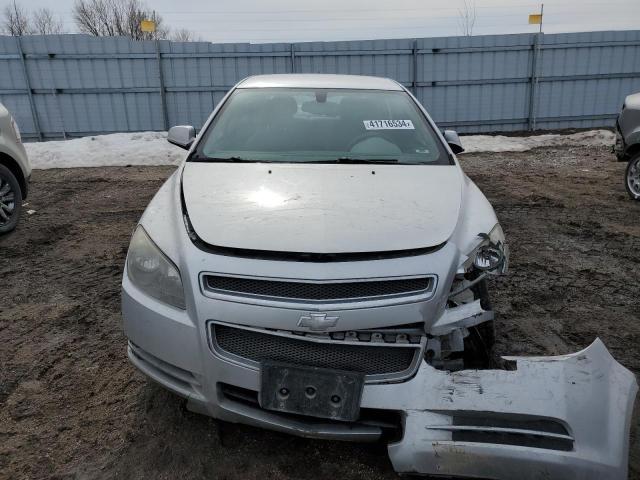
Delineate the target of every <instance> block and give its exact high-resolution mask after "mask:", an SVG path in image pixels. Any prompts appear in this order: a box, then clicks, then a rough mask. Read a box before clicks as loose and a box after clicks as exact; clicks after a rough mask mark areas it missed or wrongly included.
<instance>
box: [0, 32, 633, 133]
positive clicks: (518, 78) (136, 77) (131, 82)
mask: <svg viewBox="0 0 640 480" xmlns="http://www.w3.org/2000/svg"><path fill="white" fill-rule="evenodd" d="M288 72H300V73H349V74H362V75H378V76H386V77H391V78H394V79H396V80H397V81H399V82H400V83H402V84H403V85H405V86H407V87H408V88H410V89H411V90H412V91H413V92H414V93H415V95H416V96H417V97H418V99H419V100H420V101H421V102H422V103H423V104H424V105H425V106H426V107H427V109H428V110H429V112H430V113H431V115H432V116H433V117H434V119H435V120H436V121H437V122H438V124H439V125H440V126H442V127H451V128H456V129H457V130H459V131H461V132H489V131H517V130H527V129H556V128H568V127H595V126H610V125H612V124H613V122H614V118H615V116H616V113H617V112H618V109H619V108H620V106H621V104H622V99H623V98H624V96H625V95H628V94H629V93H631V92H634V91H640V31H622V32H586V33H567V34H552V35H548V34H547V35H540V36H538V35H536V34H517V35H487V36H474V37H443V38H422V39H403V40H367V41H345V42H310V43H293V44H289V43H286V44H285V43H276V44H211V43H207V42H191V43H177V42H169V41H160V42H153V41H144V42H135V41H131V40H128V39H126V38H121V37H111V38H96V37H90V36H85V35H53V36H29V37H0V102H2V103H3V104H4V105H5V106H6V107H7V108H8V109H9V110H10V111H11V112H12V113H13V114H14V116H15V117H16V119H17V121H18V122H19V124H20V126H21V128H22V131H23V133H24V135H25V137H28V138H41V139H47V138H66V137H70V136H84V135H91V134H100V133H109V132H121V131H139V130H165V129H166V128H167V127H168V126H170V125H175V124H191V125H194V126H196V127H197V128H198V127H200V126H201V125H202V124H203V122H204V121H205V119H206V118H207V116H208V115H209V113H210V112H211V110H212V109H213V107H214V105H215V104H216V102H218V101H220V99H221V98H222V96H223V95H224V93H225V92H226V91H227V90H228V89H229V88H230V87H231V86H232V85H234V84H235V83H236V82H237V81H239V80H240V79H242V78H243V77H246V76H248V75H255V74H261V73H288Z"/></svg>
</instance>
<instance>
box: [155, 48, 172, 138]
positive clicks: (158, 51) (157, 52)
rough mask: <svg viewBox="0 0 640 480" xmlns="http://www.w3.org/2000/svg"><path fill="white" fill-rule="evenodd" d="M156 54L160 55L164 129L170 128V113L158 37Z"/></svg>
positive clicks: (159, 65)
mask: <svg viewBox="0 0 640 480" xmlns="http://www.w3.org/2000/svg"><path fill="white" fill-rule="evenodd" d="M156 56H157V57H158V77H159V79H160V102H161V106H162V118H163V120H164V129H165V130H169V114H168V112H167V96H166V92H165V89H164V76H163V74H162V54H161V53H160V40H157V39H156Z"/></svg>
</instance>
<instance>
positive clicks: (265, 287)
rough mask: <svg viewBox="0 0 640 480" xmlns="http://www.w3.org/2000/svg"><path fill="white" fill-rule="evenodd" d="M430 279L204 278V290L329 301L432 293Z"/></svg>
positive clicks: (212, 276)
mask: <svg viewBox="0 0 640 480" xmlns="http://www.w3.org/2000/svg"><path fill="white" fill-rule="evenodd" d="M432 282H433V279H432V278H431V277H418V278H402V279H391V280H386V279H384V280H367V281H356V282H353V281H349V282H313V283H311V282H304V281H287V280H271V279H261V278H243V277H229V276H223V275H205V278H204V283H205V288H207V289H208V290H211V291H217V292H222V293H227V294H234V295H255V296H260V297H275V298H287V299H292V300H309V301H332V300H351V299H359V298H375V297H384V296H389V295H410V294H419V293H421V292H427V291H429V290H431V288H432V286H433V284H432Z"/></svg>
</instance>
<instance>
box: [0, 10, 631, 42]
mask: <svg viewBox="0 0 640 480" xmlns="http://www.w3.org/2000/svg"><path fill="white" fill-rule="evenodd" d="M9 1H10V0H0V6H4V5H5V4H7V3H8V2H9ZM18 3H19V4H20V5H22V6H24V7H25V8H26V9H35V8H38V7H43V6H47V7H49V8H51V9H52V10H53V11H54V13H55V14H56V15H57V16H59V17H60V18H61V19H62V20H63V21H64V24H65V28H66V29H67V30H68V31H70V32H73V31H75V25H74V23H73V19H72V16H71V11H72V7H73V3H74V0H56V1H55V2H52V1H51V0H48V1H47V0H18ZM146 4H147V5H148V6H149V7H150V8H152V9H155V10H156V11H157V12H158V13H160V14H161V15H162V17H163V18H164V20H165V21H166V22H167V24H168V25H169V26H170V27H172V28H176V29H178V28H187V29H189V30H192V31H193V32H194V33H195V34H196V35H197V36H199V37H201V38H203V39H204V40H210V41H213V42H252V43H260V42H292V41H311V40H352V39H372V38H413V37H434V36H447V35H459V34H460V33H461V30H460V27H459V14H458V12H459V10H460V9H461V8H462V5H463V0H316V1H314V2H303V1H300V0H233V1H229V0H227V1H219V0H218V1H216V0H182V1H180V2H176V1H175V0H146ZM475 5H476V12H477V20H476V24H475V28H474V30H473V33H474V35H482V34H498V33H519V32H534V31H537V29H538V26H537V25H528V23H527V19H528V15H529V14H530V13H536V12H537V11H539V10H540V4H539V3H535V2H532V1H530V0H476V2H475ZM544 14H545V15H544V26H543V30H544V32H546V33H557V32H577V31H590V30H632V29H637V28H640V0H546V1H545V2H544Z"/></svg>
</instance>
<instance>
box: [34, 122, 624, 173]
mask: <svg viewBox="0 0 640 480" xmlns="http://www.w3.org/2000/svg"><path fill="white" fill-rule="evenodd" d="M614 140H615V136H614V134H613V133H612V132H610V131H608V130H590V131H587V132H580V133H574V134H571V135H555V134H554V135H534V136H531V137H505V136H503V135H469V136H464V137H462V145H463V146H464V148H465V150H466V151H467V152H470V153H472V152H525V151H527V150H531V149H532V148H538V147H557V146H585V145H586V146H610V145H613V143H614ZM25 147H26V148H27V153H28V154H29V159H30V160H31V165H32V166H33V168H43V169H44V168H70V167H107V166H124V165H177V164H178V163H180V161H181V160H182V159H183V158H184V156H185V151H184V150H182V149H180V148H178V147H176V146H174V145H171V144H169V143H168V142H167V134H166V133H163V132H139V133H113V134H110V135H98V136H93V137H83V138H76V139H73V140H63V141H56V142H41V143H26V144H25Z"/></svg>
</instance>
